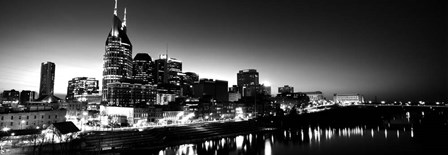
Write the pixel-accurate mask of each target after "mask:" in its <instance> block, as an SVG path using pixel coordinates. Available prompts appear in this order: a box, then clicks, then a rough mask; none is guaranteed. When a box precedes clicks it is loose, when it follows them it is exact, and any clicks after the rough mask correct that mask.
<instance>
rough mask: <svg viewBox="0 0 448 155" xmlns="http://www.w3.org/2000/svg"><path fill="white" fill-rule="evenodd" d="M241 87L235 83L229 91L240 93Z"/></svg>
mask: <svg viewBox="0 0 448 155" xmlns="http://www.w3.org/2000/svg"><path fill="white" fill-rule="evenodd" d="M239 91H240V90H239V89H238V86H237V85H233V86H232V87H229V93H239Z"/></svg>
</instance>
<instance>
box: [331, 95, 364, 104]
mask: <svg viewBox="0 0 448 155" xmlns="http://www.w3.org/2000/svg"><path fill="white" fill-rule="evenodd" d="M333 100H334V102H335V103H342V104H359V103H364V97H363V96H362V95H359V94H334V96H333Z"/></svg>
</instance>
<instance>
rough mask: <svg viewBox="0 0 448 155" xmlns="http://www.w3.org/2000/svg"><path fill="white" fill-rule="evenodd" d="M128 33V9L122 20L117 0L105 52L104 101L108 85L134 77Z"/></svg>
mask: <svg viewBox="0 0 448 155" xmlns="http://www.w3.org/2000/svg"><path fill="white" fill-rule="evenodd" d="M126 33H127V27H126V9H125V10H124V18H123V22H122V21H121V20H120V18H118V16H117V3H116V1H115V8H114V16H113V23H112V28H111V30H110V32H109V34H108V36H107V39H106V48H105V50H106V52H105V54H104V66H103V67H104V70H103V83H102V87H103V88H102V92H103V93H102V94H103V101H105V100H106V99H107V98H108V97H107V95H108V94H109V93H108V92H107V90H108V89H107V87H108V85H109V84H112V83H116V82H120V81H122V80H127V79H131V78H132V44H131V41H129V38H128V36H127V34H126Z"/></svg>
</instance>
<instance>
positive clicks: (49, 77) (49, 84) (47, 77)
mask: <svg viewBox="0 0 448 155" xmlns="http://www.w3.org/2000/svg"><path fill="white" fill-rule="evenodd" d="M55 70H56V65H55V64H54V63H52V62H42V64H41V68H40V87H39V98H41V97H43V96H48V95H53V93H54V75H55Z"/></svg>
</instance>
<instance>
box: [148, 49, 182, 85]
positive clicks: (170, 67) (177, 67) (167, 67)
mask: <svg viewBox="0 0 448 155" xmlns="http://www.w3.org/2000/svg"><path fill="white" fill-rule="evenodd" d="M181 72H182V61H180V60H177V59H175V58H169V57H168V56H167V55H166V54H161V55H159V59H157V60H155V69H154V75H155V77H154V81H155V83H156V84H173V85H180V84H181V76H180V73H181Z"/></svg>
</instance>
